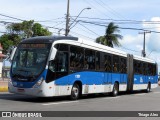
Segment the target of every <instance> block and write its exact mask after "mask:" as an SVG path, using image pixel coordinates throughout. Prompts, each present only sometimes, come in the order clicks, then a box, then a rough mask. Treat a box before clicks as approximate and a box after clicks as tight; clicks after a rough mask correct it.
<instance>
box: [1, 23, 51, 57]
mask: <svg viewBox="0 0 160 120" xmlns="http://www.w3.org/2000/svg"><path fill="white" fill-rule="evenodd" d="M6 29H7V32H8V34H4V35H2V36H1V37H0V43H1V44H2V46H3V53H5V54H6V53H7V50H8V49H9V47H11V46H13V45H15V46H16V45H18V43H19V42H20V41H21V40H22V39H24V38H29V37H35V36H49V35H52V33H51V32H49V30H48V29H45V28H43V27H42V25H41V24H39V23H34V21H33V20H30V21H23V22H22V23H12V24H9V25H8V26H7V27H6Z"/></svg>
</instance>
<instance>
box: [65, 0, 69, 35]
mask: <svg viewBox="0 0 160 120" xmlns="http://www.w3.org/2000/svg"><path fill="white" fill-rule="evenodd" d="M69 2H70V0H68V3H67V15H66V31H65V36H68V33H69Z"/></svg>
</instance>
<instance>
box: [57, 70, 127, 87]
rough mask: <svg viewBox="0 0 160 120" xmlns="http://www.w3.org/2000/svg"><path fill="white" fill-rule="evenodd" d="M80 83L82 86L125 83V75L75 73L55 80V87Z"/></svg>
mask: <svg viewBox="0 0 160 120" xmlns="http://www.w3.org/2000/svg"><path fill="white" fill-rule="evenodd" d="M77 80H79V81H81V82H82V85H84V84H86V85H93V84H95V85H102V84H114V82H115V81H118V82H119V83H127V75H126V74H116V73H105V72H89V71H83V72H77V73H73V74H70V75H68V76H65V77H62V78H59V79H57V80H55V84H56V85H73V84H74V82H75V81H77Z"/></svg>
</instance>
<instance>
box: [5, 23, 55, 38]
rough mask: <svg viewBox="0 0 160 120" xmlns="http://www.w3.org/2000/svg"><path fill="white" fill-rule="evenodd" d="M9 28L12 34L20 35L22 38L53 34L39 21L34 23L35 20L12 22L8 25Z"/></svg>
mask: <svg viewBox="0 0 160 120" xmlns="http://www.w3.org/2000/svg"><path fill="white" fill-rule="evenodd" d="M7 30H8V32H9V33H10V34H17V35H19V36H20V38H21V39H23V38H30V37H34V36H49V35H52V33H51V32H49V30H48V29H46V28H43V27H42V25H41V24H39V23H34V21H33V20H30V21H23V22H22V23H12V24H10V25H8V26H7Z"/></svg>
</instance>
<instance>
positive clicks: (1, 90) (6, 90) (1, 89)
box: [0, 86, 8, 92]
mask: <svg viewBox="0 0 160 120" xmlns="http://www.w3.org/2000/svg"><path fill="white" fill-rule="evenodd" d="M0 92H8V86H4V87H0Z"/></svg>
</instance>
